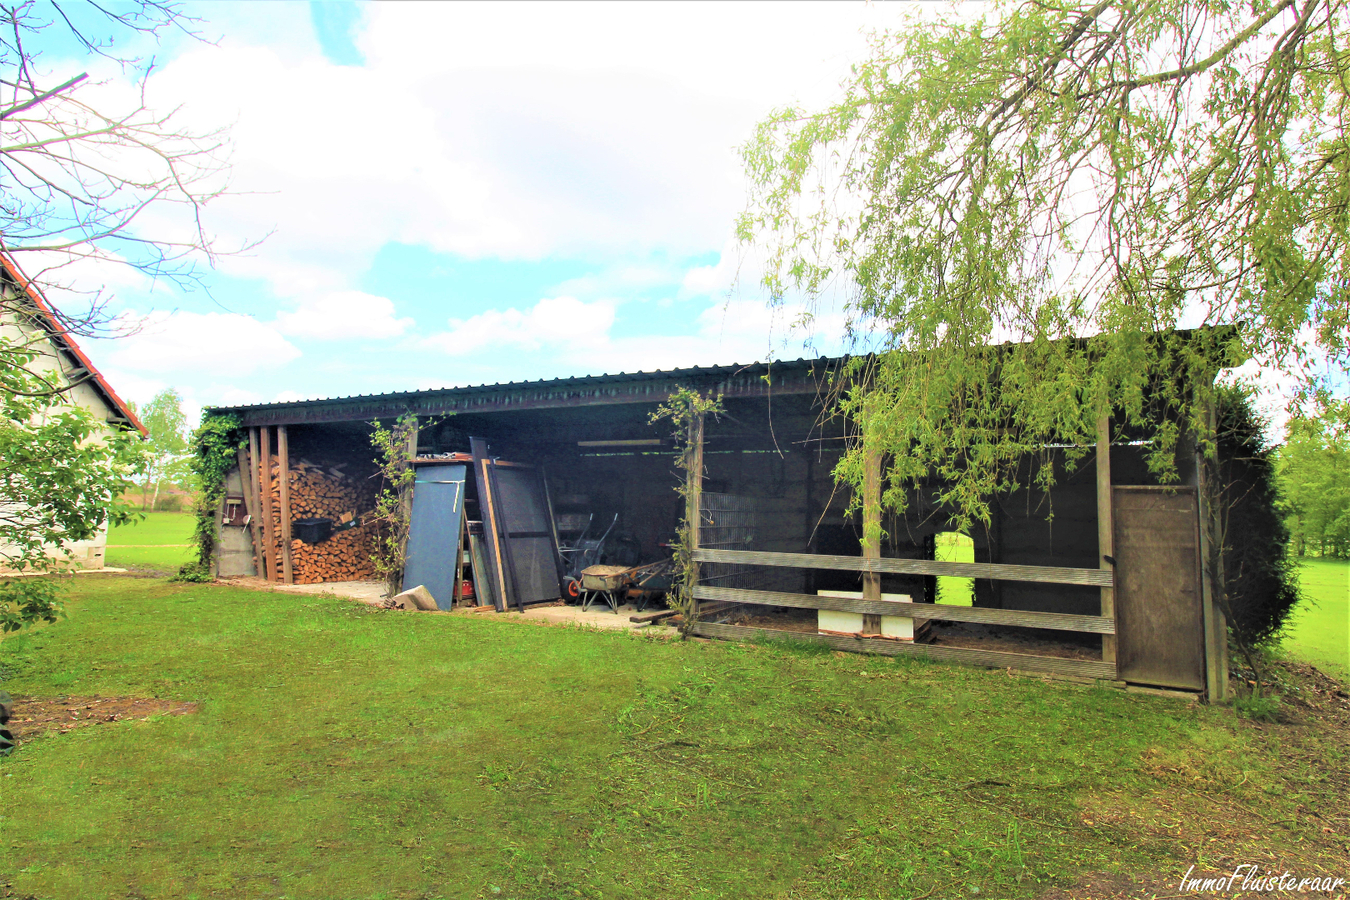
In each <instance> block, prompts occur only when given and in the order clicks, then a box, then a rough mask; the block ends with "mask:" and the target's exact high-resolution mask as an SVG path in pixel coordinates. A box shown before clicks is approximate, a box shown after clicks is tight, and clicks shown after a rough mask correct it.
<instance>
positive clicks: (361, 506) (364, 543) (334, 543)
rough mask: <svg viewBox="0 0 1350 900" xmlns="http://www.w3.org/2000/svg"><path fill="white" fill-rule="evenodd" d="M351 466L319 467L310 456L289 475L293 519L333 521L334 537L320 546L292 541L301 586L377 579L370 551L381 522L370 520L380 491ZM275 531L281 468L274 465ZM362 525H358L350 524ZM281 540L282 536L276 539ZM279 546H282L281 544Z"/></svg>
mask: <svg viewBox="0 0 1350 900" xmlns="http://www.w3.org/2000/svg"><path fill="white" fill-rule="evenodd" d="M346 468H347V466H346V464H339V465H335V466H320V465H315V464H314V463H311V462H310V461H309V460H306V459H299V460H297V461H295V462H294V463H292V465H291V469H290V473H289V476H290V477H289V489H290V491H289V492H290V498H289V499H290V507H291V518H292V520H295V519H309V518H326V519H332V521H333V527H334V529H335V530H334V531H333V533H332V535H331V536H330V537H329V538H328V539H327V540H324V541H320V542H319V543H317V544H306V543H305V542H304V541H302V540H300V539H299V538H294V539H292V540H291V565H292V568H293V571H294V573H295V583H296V584H318V583H321V582H326V581H362V580H366V579H370V578H374V577H375V564H374V563H373V562H372V561H371V551H372V548H373V544H374V541H375V540H376V537H377V535H378V526H377V525H376V523H375V522H373V521H370V518H369V515H370V512H371V511H372V510H373V509H374V508H375V496H376V494H377V492H378V488H377V485H376V480H375V479H372V478H360V477H353V476H350V475H348V474H347V473H346V472H344V469H346ZM272 522H273V526H274V527H273V528H272V534H274V535H280V534H281V467H280V466H279V465H276V464H273V466H272ZM353 522H355V523H357V524H355V525H354V526H352V525H351V523H353ZM344 526H350V527H344ZM277 541H278V544H280V538H278V539H277ZM277 549H278V550H280V547H279V546H278V547H277Z"/></svg>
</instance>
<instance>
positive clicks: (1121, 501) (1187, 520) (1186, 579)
mask: <svg viewBox="0 0 1350 900" xmlns="http://www.w3.org/2000/svg"><path fill="white" fill-rule="evenodd" d="M1112 495H1113V504H1114V509H1113V515H1114V517H1115V558H1116V567H1115V569H1116V591H1115V603H1116V628H1117V651H1116V658H1117V663H1118V666H1119V671H1120V677H1121V678H1122V679H1123V680H1125V681H1128V682H1131V683H1134V684H1148V685H1156V686H1158V687H1172V688H1181V689H1184V690H1197V691H1198V690H1203V689H1204V687H1205V653H1204V619H1203V615H1202V612H1201V608H1200V602H1201V598H1200V549H1199V543H1200V541H1199V532H1198V522H1199V519H1198V517H1197V514H1196V498H1195V491H1194V490H1193V489H1189V488H1177V489H1175V490H1164V489H1159V488H1131V487H1117V488H1115V489H1114V490H1113V492H1112Z"/></svg>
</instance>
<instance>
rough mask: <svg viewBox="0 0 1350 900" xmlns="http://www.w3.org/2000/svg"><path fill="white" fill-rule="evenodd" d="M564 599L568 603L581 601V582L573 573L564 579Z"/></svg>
mask: <svg viewBox="0 0 1350 900" xmlns="http://www.w3.org/2000/svg"><path fill="white" fill-rule="evenodd" d="M563 599H564V600H566V601H567V602H568V603H580V602H581V582H580V581H577V580H576V579H575V578H573V577H572V576H571V575H568V576H567V577H566V578H564V579H563Z"/></svg>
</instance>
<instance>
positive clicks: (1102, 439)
mask: <svg viewBox="0 0 1350 900" xmlns="http://www.w3.org/2000/svg"><path fill="white" fill-rule="evenodd" d="M1114 546H1115V522H1114V519H1113V517H1112V514H1111V413H1110V411H1109V410H1103V411H1102V412H1100V413H1099V414H1098V415H1097V553H1098V559H1097V565H1098V566H1099V567H1100V568H1101V569H1103V570H1105V571H1114V568H1115V567H1114V566H1112V565H1111V563H1109V562H1107V560H1106V557H1108V556H1112V555H1113V552H1112V551H1113V548H1114ZM1101 591H1102V606H1101V614H1102V615H1103V616H1107V617H1110V618H1115V615H1116V589H1115V588H1114V587H1104V588H1102V589H1101ZM1102 662H1105V663H1110V664H1111V665H1113V666H1116V667H1117V669H1119V666H1118V665H1117V663H1116V635H1114V634H1104V635H1102Z"/></svg>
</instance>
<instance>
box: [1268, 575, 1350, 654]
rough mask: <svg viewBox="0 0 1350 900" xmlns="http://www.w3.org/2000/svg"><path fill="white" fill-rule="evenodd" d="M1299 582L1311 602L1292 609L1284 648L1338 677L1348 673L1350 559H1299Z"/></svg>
mask: <svg viewBox="0 0 1350 900" xmlns="http://www.w3.org/2000/svg"><path fill="white" fill-rule="evenodd" d="M1299 583H1300V584H1301V585H1302V587H1303V594H1304V596H1305V597H1306V598H1307V601H1311V602H1304V603H1302V604H1300V606H1299V607H1298V608H1297V609H1296V610H1295V611H1294V614H1293V617H1292V619H1291V621H1290V623H1289V625H1288V627H1287V629H1286V631H1285V637H1284V641H1283V646H1284V649H1285V650H1286V651H1287V652H1289V653H1291V654H1293V655H1294V656H1296V657H1298V658H1300V659H1303V660H1306V661H1308V662H1310V663H1313V664H1314V665H1316V666H1318V667H1320V668H1323V669H1326V670H1327V671H1329V672H1332V673H1334V674H1336V675H1339V676H1340V677H1342V678H1345V677H1346V676H1350V561H1346V560H1340V559H1304V560H1301V561H1300V565H1299Z"/></svg>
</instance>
